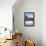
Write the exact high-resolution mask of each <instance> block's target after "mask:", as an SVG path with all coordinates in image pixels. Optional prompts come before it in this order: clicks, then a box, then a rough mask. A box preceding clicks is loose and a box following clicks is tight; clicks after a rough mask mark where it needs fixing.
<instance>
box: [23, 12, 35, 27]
mask: <svg viewBox="0 0 46 46" xmlns="http://www.w3.org/2000/svg"><path fill="white" fill-rule="evenodd" d="M34 16H35V14H34V12H24V26H34Z"/></svg>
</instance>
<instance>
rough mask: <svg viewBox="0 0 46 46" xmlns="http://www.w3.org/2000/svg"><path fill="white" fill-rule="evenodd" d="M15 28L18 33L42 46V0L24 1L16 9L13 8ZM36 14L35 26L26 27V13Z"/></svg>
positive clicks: (37, 45)
mask: <svg viewBox="0 0 46 46" xmlns="http://www.w3.org/2000/svg"><path fill="white" fill-rule="evenodd" d="M13 10H14V11H13V12H14V19H15V28H16V29H17V30H18V32H22V33H23V34H24V37H25V38H28V39H32V40H34V41H35V44H36V46H41V25H40V24H41V19H40V18H41V1H40V0H23V2H22V3H21V4H19V5H18V7H16V5H14V6H13ZM32 11H33V12H35V26H34V27H25V26H24V12H32Z"/></svg>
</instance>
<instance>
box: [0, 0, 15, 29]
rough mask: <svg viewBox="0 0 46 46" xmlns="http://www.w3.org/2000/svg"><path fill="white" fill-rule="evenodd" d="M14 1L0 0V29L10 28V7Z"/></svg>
mask: <svg viewBox="0 0 46 46" xmlns="http://www.w3.org/2000/svg"><path fill="white" fill-rule="evenodd" d="M15 2H16V0H0V27H7V28H9V29H11V28H12V6H13V5H14V3H15Z"/></svg>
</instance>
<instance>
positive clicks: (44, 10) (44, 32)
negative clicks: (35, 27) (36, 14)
mask: <svg viewBox="0 0 46 46" xmlns="http://www.w3.org/2000/svg"><path fill="white" fill-rule="evenodd" d="M41 38H42V39H41V40H42V46H46V0H42V1H41Z"/></svg>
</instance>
